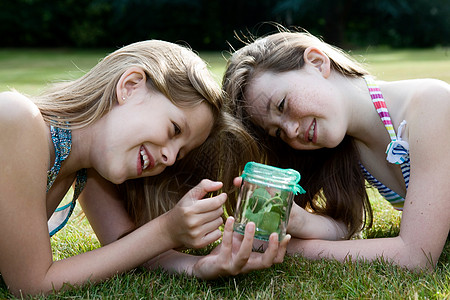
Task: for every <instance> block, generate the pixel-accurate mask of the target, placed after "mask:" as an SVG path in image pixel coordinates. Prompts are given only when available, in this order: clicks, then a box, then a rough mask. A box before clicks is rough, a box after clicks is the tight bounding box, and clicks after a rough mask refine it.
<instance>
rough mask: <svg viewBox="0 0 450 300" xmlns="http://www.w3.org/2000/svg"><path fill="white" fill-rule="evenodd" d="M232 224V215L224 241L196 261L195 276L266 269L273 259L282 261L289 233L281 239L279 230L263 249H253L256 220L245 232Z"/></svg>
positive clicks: (271, 236)
mask: <svg viewBox="0 0 450 300" xmlns="http://www.w3.org/2000/svg"><path fill="white" fill-rule="evenodd" d="M233 224H234V218H233V217H229V218H228V219H227V221H226V223H225V228H224V233H223V239H222V243H221V244H220V245H218V246H217V247H216V248H215V249H214V250H213V251H212V252H211V254H209V255H207V256H205V257H203V258H202V259H200V260H199V261H198V262H197V263H196V264H195V265H194V269H193V274H194V275H195V276H197V277H199V278H202V279H213V278H217V277H220V276H227V275H237V274H240V273H247V272H250V271H252V270H259V269H265V268H269V267H271V266H272V265H273V264H274V263H282V262H283V259H284V255H285V253H286V248H287V245H288V243H289V240H290V238H291V236H290V235H286V237H285V238H284V239H283V240H282V241H281V243H280V242H278V234H277V233H272V234H271V235H270V238H269V243H268V247H267V249H266V251H265V252H264V253H259V252H252V248H253V237H254V235H255V224H254V223H253V222H250V223H248V224H247V226H246V227H245V235H244V236H242V235H241V234H239V233H236V232H233Z"/></svg>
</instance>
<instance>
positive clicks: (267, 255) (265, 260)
mask: <svg viewBox="0 0 450 300" xmlns="http://www.w3.org/2000/svg"><path fill="white" fill-rule="evenodd" d="M278 248H279V242H278V234H277V233H272V234H271V235H270V237H269V246H268V247H267V249H266V251H265V252H264V254H263V256H262V264H263V266H264V267H266V268H268V267H270V266H271V265H272V264H273V262H274V259H275V257H276V256H277V254H278Z"/></svg>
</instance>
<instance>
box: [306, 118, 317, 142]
mask: <svg viewBox="0 0 450 300" xmlns="http://www.w3.org/2000/svg"><path fill="white" fill-rule="evenodd" d="M315 128H316V120H314V122H313V123H312V125H311V128H310V129H309V132H308V139H309V140H310V141H312V140H313V138H314V129H315Z"/></svg>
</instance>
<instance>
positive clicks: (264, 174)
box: [241, 161, 305, 195]
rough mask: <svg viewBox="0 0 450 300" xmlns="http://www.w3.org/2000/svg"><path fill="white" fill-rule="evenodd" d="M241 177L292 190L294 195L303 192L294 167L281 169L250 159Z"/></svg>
mask: <svg viewBox="0 0 450 300" xmlns="http://www.w3.org/2000/svg"><path fill="white" fill-rule="evenodd" d="M241 177H242V179H244V180H246V181H247V182H250V183H255V184H263V185H266V186H270V187H275V188H279V189H283V190H288V191H292V192H293V193H294V195H297V194H298V193H300V194H304V193H305V190H304V189H303V188H302V187H301V186H300V185H299V184H298V182H299V181H300V178H301V176H300V173H299V172H297V171H296V170H294V169H281V168H277V167H274V166H268V165H264V164H260V163H256V162H253V161H251V162H248V163H247V164H246V165H245V167H244V172H243V173H242V175H241Z"/></svg>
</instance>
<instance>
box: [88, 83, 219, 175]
mask: <svg viewBox="0 0 450 300" xmlns="http://www.w3.org/2000/svg"><path fill="white" fill-rule="evenodd" d="M105 117H107V118H106V124H105V126H104V128H103V129H102V133H101V134H102V135H103V137H101V139H102V140H103V141H104V143H103V144H102V145H104V146H103V147H105V149H104V150H103V151H101V153H100V152H96V153H98V155H100V156H98V157H97V164H96V169H97V171H98V172H99V173H100V174H101V175H102V176H103V177H105V178H106V179H108V180H110V181H111V182H113V183H122V182H123V181H125V180H127V179H132V178H137V177H144V176H154V175H157V174H160V173H161V172H162V171H163V170H164V169H165V168H166V167H167V166H171V165H173V164H174V163H175V161H176V160H179V159H182V158H183V157H184V156H185V155H186V154H187V153H188V152H189V151H191V150H192V149H194V148H196V147H198V146H200V145H201V144H202V143H203V142H204V141H205V140H206V138H207V137H208V135H209V133H210V131H211V128H212V125H213V117H212V112H211V110H210V108H209V107H208V105H207V104H206V103H202V104H200V105H197V106H195V107H189V108H180V107H178V106H175V105H174V104H173V103H172V102H171V101H170V100H169V99H168V98H167V97H165V96H164V95H163V94H161V93H160V92H158V91H155V90H153V89H148V88H145V85H143V88H139V89H136V90H134V92H133V94H132V95H131V96H130V97H129V98H126V99H125V100H122V101H119V105H116V106H115V107H114V108H113V109H112V110H111V111H110V112H109V113H108V114H107V115H106V116H105Z"/></svg>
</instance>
